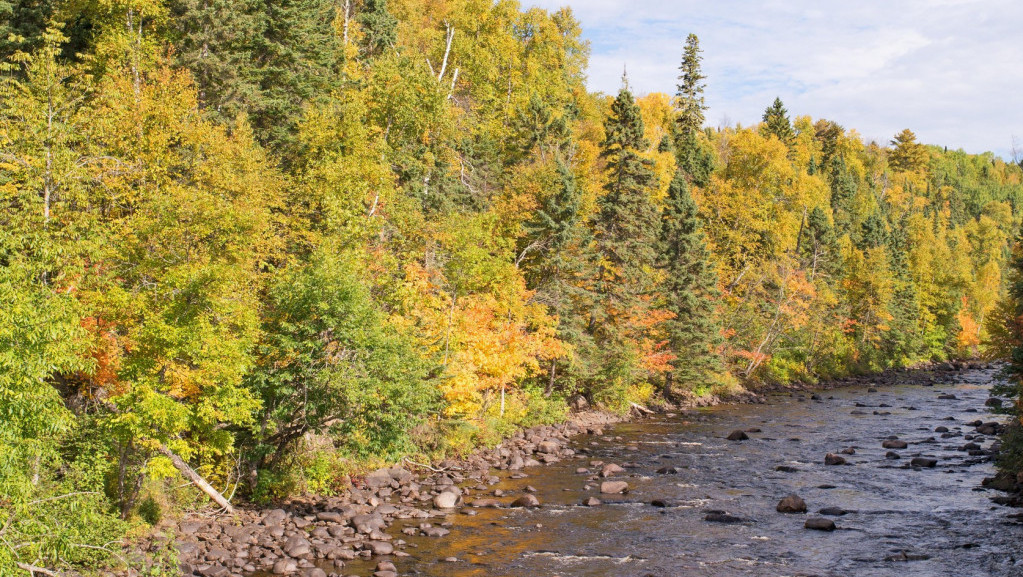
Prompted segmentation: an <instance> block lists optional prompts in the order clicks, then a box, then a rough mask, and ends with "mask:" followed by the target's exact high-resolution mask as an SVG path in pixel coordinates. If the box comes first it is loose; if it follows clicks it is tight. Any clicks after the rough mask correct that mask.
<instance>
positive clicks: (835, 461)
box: [824, 453, 845, 465]
mask: <svg viewBox="0 0 1023 577" xmlns="http://www.w3.org/2000/svg"><path fill="white" fill-rule="evenodd" d="M824 464H825V465H844V464H845V457H840V456H838V455H836V454H834V453H828V454H827V455H824Z"/></svg>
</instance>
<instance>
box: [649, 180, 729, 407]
mask: <svg viewBox="0 0 1023 577" xmlns="http://www.w3.org/2000/svg"><path fill="white" fill-rule="evenodd" d="M660 242H661V247H660V267H661V269H662V270H663V271H664V280H663V281H662V286H661V289H660V292H661V294H662V295H663V296H664V299H665V308H666V309H667V310H669V311H671V312H672V313H674V318H673V319H671V320H669V321H667V323H666V324H667V334H668V339H669V341H670V344H671V350H672V353H673V354H674V355H675V356H676V359H675V360H674V361H673V362H672V366H673V370H672V373H671V376H672V379H673V387H672V388H675V387H677V388H678V389H679V390H686V389H691V388H693V387H695V386H699V385H701V384H703V383H705V382H708V381H711V380H713V379H714V378H715V376H716V375H718V374H720V373H721V372H723V371H724V367H723V366H722V364H721V358H720V356H719V352H718V351H719V349H720V348H721V345H722V344H723V339H722V338H721V326H720V324H719V320H718V312H717V310H716V307H715V305H714V302H715V301H716V300H717V299H718V298H719V293H718V290H717V271H716V270H715V269H714V265H713V262H712V261H711V253H710V250H708V248H707V244H706V240H705V238H704V235H703V230H702V223H701V221H700V216H699V214H698V208H697V206H696V202H695V201H694V200H693V197H692V195H691V194H689V185H688V183H687V182H686V179H685V177H684V176H683V175H682V173H681V172H678V173H676V174H675V178H674V179H672V181H671V185H670V186H669V187H668V201H667V204H666V206H665V208H664V210H663V212H662V213H661V238H660ZM672 388H669V390H667V391H666V392H667V394H668V395H672V396H674V395H676V394H677V391H676V390H672Z"/></svg>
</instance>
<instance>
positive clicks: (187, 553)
mask: <svg viewBox="0 0 1023 577" xmlns="http://www.w3.org/2000/svg"><path fill="white" fill-rule="evenodd" d="M174 546H175V548H177V550H178V558H179V559H182V560H188V559H195V558H196V557H198V556H199V546H198V545H196V544H195V543H190V542H188V541H178V542H177V543H175V544H174Z"/></svg>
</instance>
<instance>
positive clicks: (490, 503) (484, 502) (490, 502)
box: [472, 499, 501, 509]
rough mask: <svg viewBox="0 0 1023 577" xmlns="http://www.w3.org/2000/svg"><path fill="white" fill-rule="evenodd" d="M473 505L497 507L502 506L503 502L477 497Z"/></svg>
mask: <svg viewBox="0 0 1023 577" xmlns="http://www.w3.org/2000/svg"><path fill="white" fill-rule="evenodd" d="M472 506H473V507H487V508H490V509H497V508H499V507H500V506H501V502H500V501H498V500H497V499H475V500H474V501H473V502H472Z"/></svg>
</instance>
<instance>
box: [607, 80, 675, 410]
mask: <svg viewBox="0 0 1023 577" xmlns="http://www.w3.org/2000/svg"><path fill="white" fill-rule="evenodd" d="M604 132H605V138H604V141H603V142H602V143H601V149H600V156H601V158H603V159H604V160H605V162H606V167H605V173H606V176H607V181H606V183H605V184H604V187H603V188H604V195H603V196H602V197H600V198H599V199H598V201H597V202H598V209H597V215H596V217H595V220H594V223H593V228H594V235H595V237H596V243H597V256H598V259H599V267H598V273H597V280H596V292H597V293H598V294H599V295H600V299H601V304H600V308H599V311H598V312H597V313H596V314H594V315H593V316H591V318H590V332H591V333H592V334H594V335H596V338H597V341H598V343H600V344H601V346H603V347H605V354H606V355H607V363H606V364H605V371H607V372H608V375H607V380H608V381H610V382H609V383H608V386H610V387H612V388H613V387H616V386H623V385H627V384H629V382H631V380H632V379H633V378H634V376H633V373H634V371H635V370H636V369H637V368H638V366H639V362H640V356H641V354H640V352H639V350H638V348H637V344H638V340H639V338H640V336H641V335H640V334H638V333H637V329H638V327H639V326H641V325H642V324H644V323H645V320H644V317H645V316H646V315H647V313H649V312H650V293H651V292H652V290H653V289H654V276H653V274H652V272H653V267H654V265H655V263H656V259H657V248H656V241H657V235H658V227H659V224H660V223H659V215H658V213H657V209H656V207H655V206H654V205H653V203H652V202H651V199H650V195H651V190H653V189H654V187H656V184H657V183H656V177H655V175H654V173H653V171H652V170H651V167H650V162H649V161H648V160H646V159H644V158H642V157H641V156H640V154H639V153H640V152H641V151H643V150H646V148H647V147H648V143H647V141H646V139H645V138H644V136H643V118H642V117H641V116H640V112H639V107H638V106H636V103H635V101H634V100H633V98H632V93H630V92H629V91H628V90H627V89H624V88H623V89H622V90H621V91H620V92H619V93H618V97H617V98H616V99H615V101H614V103H612V105H611V115H610V117H608V119H607V121H606V122H605V124H604ZM639 332H641V331H639ZM609 394H614V393H609Z"/></svg>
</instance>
